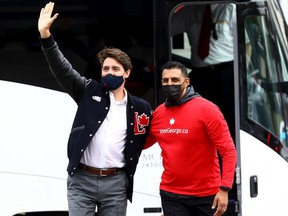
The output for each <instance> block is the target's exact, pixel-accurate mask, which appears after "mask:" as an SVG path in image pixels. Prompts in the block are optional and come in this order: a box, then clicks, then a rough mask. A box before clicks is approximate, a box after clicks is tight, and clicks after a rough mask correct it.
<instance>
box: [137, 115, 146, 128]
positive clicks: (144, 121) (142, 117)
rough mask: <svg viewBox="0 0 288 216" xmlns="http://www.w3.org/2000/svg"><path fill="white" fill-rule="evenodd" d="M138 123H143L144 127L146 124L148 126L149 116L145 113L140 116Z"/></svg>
mask: <svg viewBox="0 0 288 216" xmlns="http://www.w3.org/2000/svg"><path fill="white" fill-rule="evenodd" d="M138 124H139V125H141V127H142V128H143V127H144V126H148V124H149V117H147V115H145V114H144V113H143V114H141V115H140V116H138Z"/></svg>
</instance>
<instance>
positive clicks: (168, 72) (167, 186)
mask: <svg viewBox="0 0 288 216" xmlns="http://www.w3.org/2000/svg"><path fill="white" fill-rule="evenodd" d="M189 82H190V80H189V78H188V72H187V69H186V67H185V66H184V65H183V64H181V63H179V62H168V63H166V64H165V65H164V66H163V70H162V89H163V94H164V97H165V98H166V101H165V103H163V104H161V105H160V106H159V107H157V108H156V110H155V112H154V113H153V115H152V121H151V126H150V132H149V135H148V138H147V141H146V144H145V148H149V147H150V146H152V145H153V144H154V143H156V142H158V143H159V145H160V147H161V149H162V153H161V154H162V158H163V166H164V171H163V173H162V181H161V183H160V195H161V201H162V207H163V211H164V215H165V216H179V215H181V216H192V215H193V216H212V215H214V216H220V215H222V214H224V213H225V211H226V210H227V206H228V192H229V190H230V189H231V188H232V184H233V179H234V172H235V166H236V150H235V145H234V143H233V140H232V138H231V135H230V133H229V129H228V126H227V123H226V121H225V119H224V117H223V114H222V113H221V111H220V110H219V108H218V107H217V106H216V105H215V104H213V103H212V102H210V101H208V100H206V99H204V98H203V97H201V96H200V95H199V94H197V93H196V92H195V91H194V89H193V87H192V86H191V85H190V84H189ZM218 153H219V155H220V156H221V159H222V172H221V171H220V164H219V158H218Z"/></svg>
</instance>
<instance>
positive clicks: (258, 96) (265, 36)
mask: <svg viewBox="0 0 288 216" xmlns="http://www.w3.org/2000/svg"><path fill="white" fill-rule="evenodd" d="M245 28H246V30H247V35H248V37H247V39H246V40H249V41H250V43H251V46H252V53H251V58H250V62H249V64H247V67H248V68H247V100H248V103H247V104H248V118H250V119H251V120H253V121H254V122H256V123H258V124H259V125H261V126H262V127H264V128H265V129H267V130H268V131H269V132H271V133H272V134H275V135H276V136H277V137H278V138H279V139H280V140H281V141H282V142H283V143H284V144H285V145H287V143H286V140H287V139H286V137H287V136H286V134H287V133H286V126H285V124H284V122H285V116H284V113H283V112H282V110H283V107H284V106H283V101H284V100H285V101H284V102H285V103H286V102H287V100H286V94H285V92H282V90H281V88H280V84H281V83H283V82H281V80H280V79H279V75H278V73H277V71H279V67H278V66H277V64H276V63H277V62H279V61H278V59H277V58H278V55H279V53H280V57H281V56H282V57H281V58H283V54H282V51H281V46H278V47H279V49H278V50H276V49H275V43H274V38H273V36H272V35H271V31H269V30H268V26H267V23H266V19H265V17H264V16H248V17H247V18H246V19H245ZM277 40H278V39H277ZM278 45H280V44H278ZM281 62H282V65H281V67H282V68H281V70H282V73H284V74H282V75H281V76H283V77H284V76H286V77H287V67H286V65H285V63H284V61H283V59H282V61H281ZM283 99H284V100H283ZM286 106H287V105H286ZM286 120H287V119H286Z"/></svg>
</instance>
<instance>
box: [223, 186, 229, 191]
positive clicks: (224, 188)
mask: <svg viewBox="0 0 288 216" xmlns="http://www.w3.org/2000/svg"><path fill="white" fill-rule="evenodd" d="M220 190H223V191H230V190H231V188H229V187H226V186H220Z"/></svg>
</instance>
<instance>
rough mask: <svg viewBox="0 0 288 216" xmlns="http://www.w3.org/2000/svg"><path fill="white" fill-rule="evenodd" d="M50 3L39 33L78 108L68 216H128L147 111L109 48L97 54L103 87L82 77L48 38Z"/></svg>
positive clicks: (127, 69)
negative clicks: (131, 92) (131, 90)
mask: <svg viewBox="0 0 288 216" xmlns="http://www.w3.org/2000/svg"><path fill="white" fill-rule="evenodd" d="M53 8H54V3H52V2H50V3H48V4H46V6H45V7H44V8H42V9H41V12H40V16H39V20H38V30H39V32H40V37H41V39H40V40H41V44H42V49H43V52H44V55H45V57H46V60H47V62H48V64H49V67H50V69H51V71H52V73H53V74H54V76H55V77H56V79H57V81H58V82H59V83H60V85H61V86H62V87H63V89H64V90H65V91H66V92H67V93H68V94H69V95H70V96H71V97H72V98H73V99H74V101H75V102H76V103H77V105H78V109H77V113H76V116H75V119H74V122H73V125H72V130H71V133H70V137H69V140H68V158H69V164H68V167H67V171H68V174H69V175H68V179H67V197H68V205H69V215H70V216H79V215H91V216H92V215H93V216H95V209H96V207H97V216H104V215H118V216H124V215H126V209H127V199H128V200H130V201H131V202H132V192H133V177H134V173H135V170H136V166H137V163H138V159H139V157H140V154H141V151H142V149H143V146H144V142H145V139H146V136H147V133H148V129H149V123H150V117H151V107H150V105H149V103H148V102H146V101H144V100H142V99H140V98H138V97H136V96H132V95H131V94H129V93H128V92H127V91H126V89H125V88H124V85H125V79H126V78H128V77H129V75H130V73H131V69H132V65H131V60H130V58H129V57H128V56H127V54H126V53H124V52H122V51H121V50H119V49H116V48H107V49H103V50H102V51H100V52H99V53H98V55H97V57H98V59H99V61H100V63H101V68H102V79H101V82H100V83H99V82H97V81H95V80H91V79H86V78H85V77H83V76H81V75H80V74H79V73H78V72H77V71H76V70H74V69H73V67H72V65H71V64H70V63H69V62H68V60H67V59H66V58H65V57H64V56H63V54H62V53H61V51H60V50H59V48H58V45H57V43H56V42H55V41H54V39H53V36H52V35H51V33H50V27H51V25H52V23H53V22H54V21H55V19H56V18H57V16H58V14H55V15H53V16H52V12H53Z"/></svg>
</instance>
